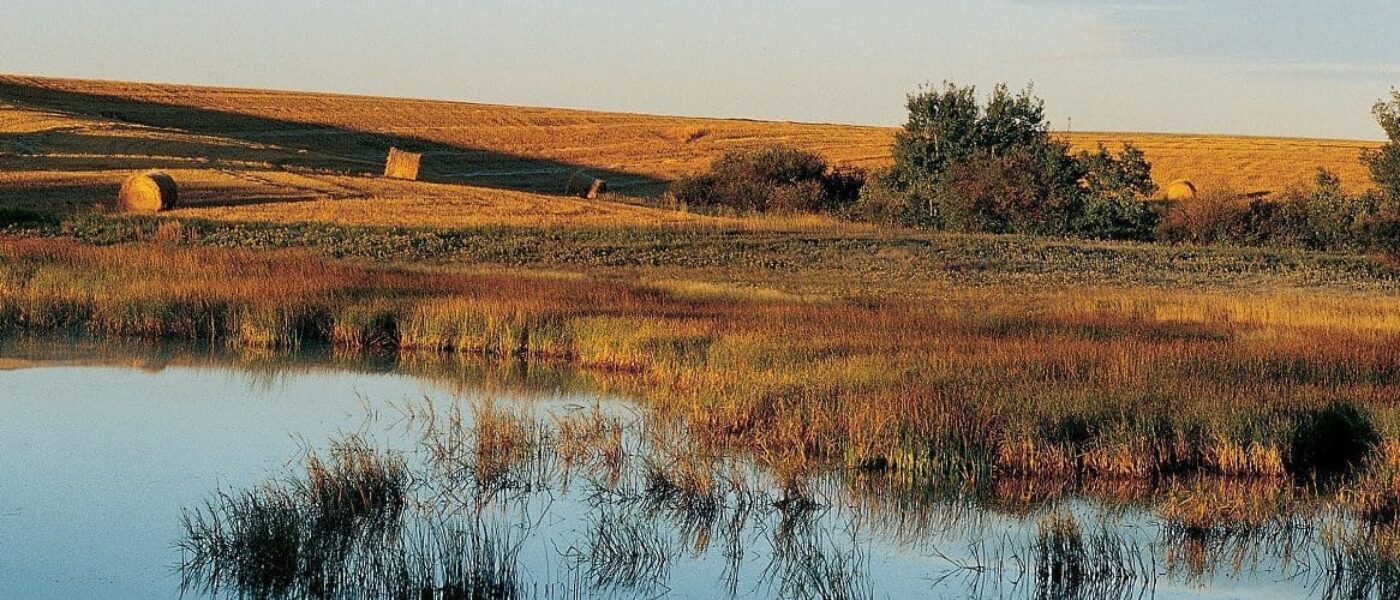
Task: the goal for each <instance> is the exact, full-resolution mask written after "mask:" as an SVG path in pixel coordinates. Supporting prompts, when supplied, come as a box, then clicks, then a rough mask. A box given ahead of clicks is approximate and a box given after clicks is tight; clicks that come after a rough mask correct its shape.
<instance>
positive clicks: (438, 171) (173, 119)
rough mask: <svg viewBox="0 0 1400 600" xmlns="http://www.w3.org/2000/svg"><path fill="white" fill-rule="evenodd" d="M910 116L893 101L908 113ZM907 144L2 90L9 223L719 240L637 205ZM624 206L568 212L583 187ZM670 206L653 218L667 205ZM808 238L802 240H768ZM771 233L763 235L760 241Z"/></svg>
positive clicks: (10, 79) (85, 84) (1226, 165)
mask: <svg viewBox="0 0 1400 600" xmlns="http://www.w3.org/2000/svg"><path fill="white" fill-rule="evenodd" d="M898 101H899V99H892V102H898ZM894 132H895V129H893V128H884V127H868V126H853V125H833V124H809V123H787V122H764V121H749V120H738V119H705V118H691V117H667V116H650V115H635V114H622V113H606V112H593V111H581V110H569V109H553V108H530V107H515V106H499V105H487V104H473V103H465V102H446V101H429V100H411V99H396V98H373V97H360V96H343V95H330V94H316V93H299V92H278V91H266V90H245V89H225V88H209V87H188V86H176V85H157V84H137V83H117V82H101V81H82V80H67V79H52V78H38V77H19V76H0V193H3V194H4V199H5V200H4V202H5V204H6V205H7V206H9V207H24V208H44V209H60V210H85V209H87V208H89V207H91V206H93V205H95V204H97V203H99V202H103V201H106V200H108V199H109V197H110V196H112V194H113V193H114V190H115V188H116V186H117V184H118V183H119V182H120V180H121V179H122V178H123V177H124V176H126V175H127V174H129V173H131V172H133V171H136V170H143V169H148V168H161V169H166V170H169V171H172V172H173V173H174V174H175V175H176V178H177V179H178V180H179V181H180V183H181V185H182V190H183V191H184V192H185V193H184V197H185V199H186V200H187V201H188V205H189V208H187V209H185V210H183V211H180V212H179V213H178V214H180V215H182V216H191V217H193V216H199V217H208V218H217V219H229V220H255V221H265V220H274V221H280V222H299V221H315V222H329V223H338V224H347V225H405V226H443V227H457V226H474V225H483V224H510V225H587V226H591V225H712V226H725V227H728V226H734V225H736V222H735V221H734V220H732V219H715V218H711V217H703V216H697V215H692V214H686V213H682V212H677V211H670V210H665V209H664V208H658V207H655V206H640V205H638V204H640V203H642V202H637V201H628V202H621V201H618V200H623V199H627V198H641V199H643V200H645V199H647V198H654V197H655V196H656V195H658V194H659V193H660V192H661V191H662V190H664V188H665V185H666V184H667V182H669V181H671V180H673V179H675V178H677V177H680V176H683V175H686V174H690V173H694V172H697V171H700V170H702V169H704V168H705V167H706V166H707V165H708V164H709V162H710V161H712V160H713V159H714V158H716V157H718V156H719V155H721V154H722V153H724V152H725V151H728V150H734V149H745V148H756V147H761V146H764V145H769V144H774V143H784V144H790V145H792V146H796V147H799V148H803V149H807V150H812V151H816V152H820V153H821V154H823V155H825V156H826V157H827V158H828V159H830V160H831V161H833V162H834V163H838V164H848V165H857V166H863V167H878V166H880V165H882V164H886V163H888V162H889V160H890V158H889V145H890V141H891V139H892V136H893V134H894ZM1067 138H1068V139H1069V141H1070V142H1071V143H1072V144H1073V145H1074V146H1075V147H1078V148H1092V147H1094V146H1095V145H1097V144H1099V143H1103V144H1106V145H1108V146H1109V147H1110V148H1116V147H1117V146H1119V145H1120V144H1121V143H1123V142H1132V143H1134V144H1136V145H1138V146H1139V147H1141V148H1142V149H1143V150H1144V151H1145V152H1146V153H1147V157H1148V159H1149V160H1151V161H1152V162H1153V163H1154V166H1155V170H1154V176H1155V178H1156V179H1157V180H1158V182H1159V183H1161V184H1165V183H1168V182H1170V181H1173V180H1176V179H1183V178H1184V179H1190V180H1192V181H1194V182H1196V183H1197V184H1198V185H1201V186H1205V187H1211V186H1221V187H1228V188H1231V189H1233V190H1234V191H1238V192H1241V193H1263V192H1279V191H1282V190H1285V189H1288V188H1290V187H1307V186H1310V185H1311V181H1312V177H1313V173H1314V171H1315V169H1316V168H1317V167H1325V168H1328V169H1331V170H1333V171H1335V172H1337V173H1338V174H1340V175H1341V177H1342V181H1343V184H1344V186H1345V187H1346V188H1347V189H1348V190H1350V191H1356V190H1361V189H1365V188H1366V187H1367V186H1368V185H1369V178H1368V176H1367V173H1366V170H1365V168H1364V166H1363V165H1362V164H1361V163H1360V161H1359V160H1358V158H1359V155H1360V153H1361V151H1362V150H1363V149H1365V148H1368V147H1372V146H1374V144H1372V143H1369V142H1360V141H1345V140H1309V139H1286V138H1255V137H1232V136H1223V135H1178V134H1150V133H1087V132H1086V133H1078V132H1076V133H1072V134H1067ZM389 146H399V147H403V148H408V149H413V150H420V151H424V152H425V153H426V156H425V165H424V174H423V177H422V178H423V179H424V180H425V181H423V182H401V181H388V180H384V179H383V178H380V177H377V176H372V175H375V174H376V173H377V172H378V171H379V170H380V169H381V165H382V161H383V158H384V155H385V152H386V151H387V148H388V147H389ZM580 170H585V171H587V172H589V173H593V174H597V175H599V176H602V177H604V178H606V179H608V181H609V184H610V187H611V188H612V190H613V191H614V192H616V194H614V196H613V198H612V199H610V200H604V201H595V202H585V201H581V200H574V199H570V198H564V197H562V196H561V195H560V194H561V192H562V191H563V189H564V185H565V182H566V181H567V179H568V178H569V176H571V175H572V174H574V173H576V172H578V171H580ZM650 203H651V204H654V202H650ZM779 224H781V225H782V226H791V223H788V222H781V223H779V222H773V223H769V224H768V225H774V226H777V225H779ZM748 225H749V226H758V227H764V226H767V225H765V224H764V223H749V224H748Z"/></svg>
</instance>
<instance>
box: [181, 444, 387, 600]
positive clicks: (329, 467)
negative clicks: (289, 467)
mask: <svg viewBox="0 0 1400 600" xmlns="http://www.w3.org/2000/svg"><path fill="white" fill-rule="evenodd" d="M329 454H330V456H329V459H322V458H321V457H320V456H319V455H318V454H316V453H311V454H309V455H308V456H307V458H306V461H305V472H304V473H303V474H302V475H301V476H300V477H294V478H291V479H288V480H286V481H281V482H274V483H269V484H266V485H264V486H262V487H258V488H253V489H249V490H245V491H242V492H222V493H220V494H219V495H218V497H217V498H216V499H214V500H211V501H209V502H207V503H206V504H205V505H204V506H203V507H201V508H196V509H194V510H187V511H186V512H185V513H184V516H183V522H184V529H185V535H184V537H183V540H182V542H181V550H182V553H183V555H184V566H183V572H184V575H185V581H184V583H185V585H186V586H187V587H188V586H190V585H193V584H194V583H195V582H197V581H198V582H202V583H203V584H204V586H205V587H206V588H207V589H208V590H209V591H211V592H214V593H217V591H218V590H219V588H220V587H221V586H223V585H225V584H227V585H228V586H229V587H231V588H233V589H235V590H240V591H243V592H245V593H250V594H251V595H254V596H266V597H299V596H316V595H320V594H323V593H326V592H328V591H329V590H332V589H335V588H336V587H337V586H339V585H342V584H343V581H344V580H345V579H347V578H349V577H352V576H353V574H354V571H353V568H352V566H353V565H354V564H355V563H356V562H358V561H360V560H364V559H366V555H365V554H364V546H365V545H366V544H368V545H369V546H374V545H376V544H378V543H380V542H382V541H383V540H386V539H394V538H397V537H398V536H399V535H400V533H401V529H402V520H401V517H402V514H403V511H404V507H405V503H406V500H407V496H408V488H409V485H410V482H409V480H408V473H407V470H406V468H405V463H404V461H403V458H402V457H400V456H397V455H393V454H387V453H382V452H379V451H376V450H373V449H371V448H370V447H369V446H368V445H367V444H366V443H365V442H364V441H363V440H361V439H359V438H354V437H352V438H348V439H346V440H343V441H339V442H335V443H333V444H332V445H331V447H330V450H329Z"/></svg>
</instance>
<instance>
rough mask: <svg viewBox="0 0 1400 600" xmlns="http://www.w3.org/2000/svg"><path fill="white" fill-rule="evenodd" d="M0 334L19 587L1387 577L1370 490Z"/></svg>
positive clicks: (1139, 587)
mask: <svg viewBox="0 0 1400 600" xmlns="http://www.w3.org/2000/svg"><path fill="white" fill-rule="evenodd" d="M0 356H3V357H4V359H5V360H4V363H3V364H4V366H5V367H7V368H13V367H16V366H18V367H24V366H34V365H39V366H45V367H47V368H42V369H33V370H25V371H12V372H0V377H5V378H6V381H5V382H4V386H3V389H6V390H8V391H11V392H13V393H12V394H10V395H9V397H6V398H4V400H5V401H6V408H7V413H8V416H9V417H10V418H9V419H7V422H4V423H0V451H3V452H4V453H5V455H6V456H7V458H9V459H10V462H9V464H8V465H7V468H6V469H5V470H4V472H3V473H0V488H3V490H4V494H0V530H3V532H4V533H5V534H6V535H5V536H0V550H3V552H0V555H2V556H0V589H6V590H7V592H8V591H10V590H18V592H17V595H19V596H34V597H61V596H91V595H94V594H98V595H101V594H100V592H109V591H111V590H112V589H115V590H117V591H115V592H112V593H111V594H109V595H118V596H130V597H151V596H157V597H158V596H162V595H173V594H176V593H181V590H182V591H183V593H184V594H185V595H186V596H188V597H200V596H217V597H259V598H266V597H278V598H328V597H329V598H335V597H410V596H411V597H418V598H502V597H506V598H508V597H532V598H533V597H543V598H553V597H620V598H630V597H637V598H650V597H659V596H666V597H692V598H710V597H717V596H723V597H754V598H768V597H786V598H809V597H816V598H884V597H895V598H903V597H943V598H963V597H985V598H1104V597H1108V598H1137V597H1157V598H1178V597H1202V598H1209V597H1232V598H1238V597H1244V598H1249V597H1257V598H1271V597H1297V596H1306V597H1327V598H1386V597H1395V596H1396V595H1397V594H1400V585H1398V583H1400V524H1397V523H1396V519H1395V518H1394V515H1395V514H1397V511H1396V510H1393V507H1392V506H1391V505H1389V504H1387V500H1386V499H1387V498H1390V497H1391V496H1388V495H1386V494H1385V493H1383V492H1384V490H1379V489H1378V490H1376V492H1375V494H1374V497H1373V498H1369V497H1368V499H1367V500H1366V501H1365V502H1360V501H1358V499H1357V498H1355V497H1353V496H1354V495H1355V492H1356V489H1357V488H1354V487H1348V488H1338V487H1329V486H1328V485H1324V484H1320V483H1309V484H1306V485H1299V484H1298V482H1295V481H1289V480H1282V479H1211V478H1188V479H1168V480H1158V481H1145V480H1092V479H1091V480H1043V479H1019V478H1011V477H978V478H973V479H969V478H962V477H956V476H948V477H940V476H938V473H948V474H951V475H956V474H957V473H958V470H957V469H928V470H926V472H922V473H920V474H917V475H911V473H909V472H901V471H882V470H880V469H876V468H869V469H852V470H831V469H821V468H816V467H812V466H811V465H808V464H803V465H797V466H793V465H784V464H773V463H762V462H755V461H754V460H752V459H751V458H748V457H746V456H745V455H743V454H741V453H735V452H733V451H731V450H730V449H726V448H720V447H714V446H713V440H710V441H705V440H703V439H702V440H695V439H691V438H690V437H689V436H687V434H686V432H685V431H684V430H683V429H677V428H676V427H675V426H674V425H673V424H670V423H664V422H657V421H656V419H655V418H654V417H653V416H652V415H651V414H650V413H648V412H647V411H645V410H643V409H641V408H640V407H639V405H637V404H634V403H631V402H627V401H623V400H618V399H610V398H609V397H608V396H607V395H606V390H607V381H606V380H600V379H599V378H597V377H595V376H593V375H588V374H580V373H577V372H571V371H568V370H566V369H551V368H548V367H545V366H541V365H524V364H521V363H510V364H504V365H503V364H499V363H490V364H486V363H477V362H473V361H470V360H454V359H449V360H442V359H429V358H426V357H412V356H406V357H396V358H388V357H381V358H373V357H369V358H366V357H355V356H345V355H336V354H334V353H331V352H328V351H325V352H319V353H318V352H315V351H312V352H304V353H299V354H296V355H285V354H266V353H261V354H260V353H252V354H248V353H229V352H224V351H220V350H218V349H211V348H207V347H206V348H200V347H183V348H181V347H171V346H159V345H152V346H150V347H147V348H140V347H134V346H132V345H131V344H124V345H123V346H120V347H104V346H102V345H99V344H92V343H85V344H77V345H75V344H73V343H69V342H64V343H60V344H56V345H55V344H50V343H44V342H36V341H32V340H30V341H14V340H9V341H5V342H3V343H0ZM75 365H85V366H75ZM93 365H102V366H101V367H100V368H91V367H92V366H93ZM114 367H117V368H114ZM176 384H178V385H176ZM162 386H174V387H162ZM93 390H101V391H102V393H101V394H97V395H94V394H93ZM172 390H173V392H172ZM288 434H291V435H295V436H298V437H299V438H301V439H302V440H304V441H302V442H300V443H298V444H290V443H287V442H286V440H285V439H283V438H285V437H286V436H287V435H288ZM298 448H301V449H300V450H298ZM776 454H778V455H780V454H781V453H776ZM289 461H290V462H289ZM113 498H129V500H127V501H125V502H124V503H119V504H112V505H110V506H106V505H102V504H101V503H102V502H106V501H109V500H111V499H113ZM94 507H95V508H94ZM181 507H183V509H184V510H183V520H182V518H181V515H182V512H181V510H180V508H181ZM1358 507H1361V508H1358ZM56 540H63V542H62V544H61V545H63V546H64V547H62V548H60V547H59V546H60V544H59V543H58V542H57V541H56ZM172 545H174V546H175V547H174V548H173V549H172V547H171V546H172ZM70 548H78V549H81V548H104V549H106V548H112V549H114V550H111V551H110V553H111V554H116V553H121V552H127V551H129V554H130V555H131V559H130V560H127V561H126V562H124V563H122V564H121V565H116V562H115V561H114V560H108V559H106V558H104V559H103V560H105V561H107V562H101V561H97V560H94V559H91V558H90V557H86V556H87V555H78V556H80V557H85V558H80V559H78V560H76V562H74V563H73V564H79V565H81V566H82V567H83V568H84V569H85V570H86V571H91V572H92V573H98V574H100V576H101V579H100V580H99V579H96V577H95V580H96V581H98V583H93V584H92V585H91V586H90V587H86V588H80V587H64V586H62V585H56V584H54V583H53V582H54V581H59V579H58V578H59V577H61V576H62V575H61V574H58V575H55V573H59V572H58V571H53V570H51V569H50V570H45V569H46V567H45V565H48V564H63V562H62V560H60V559H58V558H56V557H63V556H72V555H73V552H72V551H71V550H70ZM79 551H81V550H79ZM29 556H32V557H35V558H27V557H29ZM84 561H86V562H84ZM172 563H173V564H174V565H175V566H176V567H177V569H176V571H175V572H174V574H173V575H172V576H173V577H178V579H179V581H166V580H163V579H160V578H159V574H161V573H165V571H163V570H162V567H165V566H167V565H172ZM72 571H73V569H72V568H68V569H66V570H65V571H64V572H72ZM150 573H156V574H158V575H157V577H156V578H155V579H154V581H153V582H143V581H144V580H142V579H141V578H143V577H150ZM129 581H130V582H138V583H130V584H129V585H127V584H128V582H129ZM114 582H115V583H114ZM162 586H164V587H162ZM153 590H154V591H153Z"/></svg>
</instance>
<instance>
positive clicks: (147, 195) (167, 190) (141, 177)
mask: <svg viewBox="0 0 1400 600" xmlns="http://www.w3.org/2000/svg"><path fill="white" fill-rule="evenodd" d="M179 204H180V191H179V188H178V187H176V185H175V178H174V177H171V176H170V175H168V174H166V173H163V172H161V171H147V172H145V173H140V174H137V175H132V176H131V177H127V178H126V181H123V182H122V188H121V191H119V192H117V209H118V210H124V211H131V212H159V211H162V210H170V209H172V208H175V207H176V206H178V205H179Z"/></svg>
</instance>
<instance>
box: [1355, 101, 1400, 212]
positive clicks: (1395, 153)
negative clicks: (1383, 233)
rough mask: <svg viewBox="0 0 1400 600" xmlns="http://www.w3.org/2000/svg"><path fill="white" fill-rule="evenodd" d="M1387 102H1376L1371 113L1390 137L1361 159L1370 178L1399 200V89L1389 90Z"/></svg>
mask: <svg viewBox="0 0 1400 600" xmlns="http://www.w3.org/2000/svg"><path fill="white" fill-rule="evenodd" d="M1390 96H1391V100H1390V101H1389V102H1385V101H1380V102H1376V106H1375V107H1374V108H1373V109H1372V114H1374V115H1375V116H1376V122H1378V123H1380V125H1381V129H1383V130H1385V135H1386V137H1387V138H1389V139H1390V141H1389V143H1387V144H1386V145H1384V146H1382V147H1380V148H1379V149H1377V150H1372V151H1368V152H1366V153H1365V154H1364V155H1363V156H1362V159H1363V160H1364V161H1366V165H1367V166H1368V167H1370V169H1371V179H1372V180H1374V181H1375V182H1376V185H1377V186H1379V187H1380V188H1381V189H1382V190H1384V191H1385V193H1386V194H1388V195H1389V196H1390V197H1391V198H1392V199H1394V200H1397V201H1400V90H1391V91H1390Z"/></svg>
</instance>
